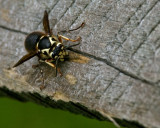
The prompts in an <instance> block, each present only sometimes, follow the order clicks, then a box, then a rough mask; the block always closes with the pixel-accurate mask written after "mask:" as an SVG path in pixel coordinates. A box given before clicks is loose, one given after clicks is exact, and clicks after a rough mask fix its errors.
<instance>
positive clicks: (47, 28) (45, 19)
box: [43, 10, 52, 35]
mask: <svg viewBox="0 0 160 128" xmlns="http://www.w3.org/2000/svg"><path fill="white" fill-rule="evenodd" d="M43 27H44V31H45V32H46V34H49V35H52V33H51V29H50V26H49V20H48V13H47V11H46V10H45V11H44V16H43Z"/></svg>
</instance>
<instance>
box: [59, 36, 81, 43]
mask: <svg viewBox="0 0 160 128" xmlns="http://www.w3.org/2000/svg"><path fill="white" fill-rule="evenodd" d="M58 39H59V41H62V39H64V40H67V41H71V42H77V41H80V40H81V37H78V38H77V39H75V40H73V39H69V38H67V37H65V36H62V35H59V34H58ZM61 43H62V42H61Z"/></svg>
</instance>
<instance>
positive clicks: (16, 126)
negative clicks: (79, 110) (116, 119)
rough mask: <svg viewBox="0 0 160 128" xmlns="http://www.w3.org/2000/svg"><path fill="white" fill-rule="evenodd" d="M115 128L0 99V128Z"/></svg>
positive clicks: (48, 109)
mask: <svg viewBox="0 0 160 128" xmlns="http://www.w3.org/2000/svg"><path fill="white" fill-rule="evenodd" d="M75 127H76V128H82V127H83V128H116V127H115V126H114V125H113V124H112V123H110V122H106V121H97V120H94V119H88V118H86V117H83V116H81V115H75V114H72V113H69V112H66V111H62V110H57V109H52V108H45V107H43V106H40V105H37V104H34V103H31V102H27V103H21V102H19V101H16V100H13V99H8V98H0V128H75Z"/></svg>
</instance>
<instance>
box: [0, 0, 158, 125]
mask: <svg viewBox="0 0 160 128" xmlns="http://www.w3.org/2000/svg"><path fill="white" fill-rule="evenodd" d="M44 10H47V11H48V12H49V20H50V27H51V28H52V29H53V33H54V34H55V35H57V32H58V31H62V30H68V29H72V28H75V27H76V26H78V25H80V24H81V23H82V22H83V21H85V23H86V25H85V27H83V28H82V29H80V30H77V31H74V32H70V33H63V35H65V36H67V37H69V38H72V39H75V38H76V37H78V36H81V37H82V41H81V44H80V45H79V46H76V47H75V48H74V49H70V50H71V51H70V56H71V60H70V61H66V62H64V63H61V64H60V65H59V66H60V68H61V70H62V72H63V77H60V76H58V77H54V76H55V70H53V69H52V68H51V67H49V66H48V65H46V64H41V65H40V68H41V69H42V70H43V72H44V78H45V85H46V88H45V89H44V90H42V91H41V90H40V88H39V87H40V86H41V85H42V80H41V79H42V77H41V73H40V70H39V69H38V68H36V69H33V68H32V65H34V64H37V63H38V61H37V58H36V57H35V58H33V59H31V60H29V61H27V62H25V63H24V64H22V65H20V66H19V67H17V68H14V69H9V68H10V67H12V66H13V65H14V64H15V63H16V62H17V61H18V60H19V59H20V58H21V57H22V56H23V55H25V53H26V51H25V48H24V39H25V37H26V35H27V34H29V33H30V32H32V31H36V30H43V27H42V17H43V12H44ZM0 17H1V18H0V32H1V34H0V95H8V96H11V97H13V98H16V99H19V100H21V101H28V100H31V101H34V102H37V103H40V104H42V105H45V106H48V107H53V108H60V109H65V110H69V111H72V112H74V113H79V114H83V115H85V116H88V117H90V118H96V119H99V120H105V119H107V117H111V118H113V119H115V121H117V123H119V124H120V125H123V126H124V125H125V126H128V127H129V128H132V127H133V128H140V127H149V128H158V127H159V126H160V118H159V117H160V107H159V106H160V1H159V0H134V1H132V0H73V1H71V0H70V1H65V0H47V1H43V0H40V1H31V0H26V1H24V0H12V1H10V0H0ZM64 43H65V45H69V44H70V42H64ZM71 108H73V109H71Z"/></svg>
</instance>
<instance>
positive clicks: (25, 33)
mask: <svg viewBox="0 0 160 128" xmlns="http://www.w3.org/2000/svg"><path fill="white" fill-rule="evenodd" d="M0 28H2V29H5V30H9V31H11V32H16V33H21V34H24V35H28V34H29V33H27V32H23V31H19V30H16V29H11V28H7V27H5V26H2V25H0ZM69 50H70V51H73V52H76V53H79V54H81V55H84V56H87V57H90V58H93V59H95V60H98V61H102V62H104V63H106V64H107V65H109V66H111V67H112V68H114V69H116V70H118V71H119V72H121V73H123V74H125V75H127V76H129V77H131V78H134V79H136V80H140V81H142V82H144V83H146V84H150V85H156V84H157V82H155V83H154V82H151V81H148V80H146V79H144V78H141V77H138V76H136V75H134V74H133V73H131V72H127V71H125V70H124V69H121V68H119V67H116V66H115V65H114V64H113V63H111V62H110V61H108V60H106V59H103V58H100V57H96V56H94V55H92V54H89V53H85V52H81V51H80V50H76V49H73V48H69Z"/></svg>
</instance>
